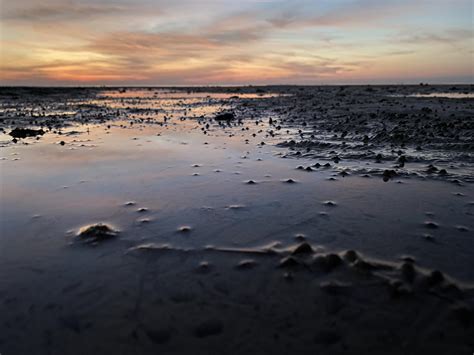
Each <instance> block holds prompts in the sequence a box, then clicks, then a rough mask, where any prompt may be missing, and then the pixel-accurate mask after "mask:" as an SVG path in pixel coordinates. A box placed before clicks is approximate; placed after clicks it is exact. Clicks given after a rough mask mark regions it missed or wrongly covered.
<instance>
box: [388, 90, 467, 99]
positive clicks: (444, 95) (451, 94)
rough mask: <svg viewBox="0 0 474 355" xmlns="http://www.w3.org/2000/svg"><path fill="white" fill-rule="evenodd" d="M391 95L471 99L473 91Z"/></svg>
mask: <svg viewBox="0 0 474 355" xmlns="http://www.w3.org/2000/svg"><path fill="white" fill-rule="evenodd" d="M391 96H393V97H440V98H447V99H473V98H474V93H472V92H466V93H461V92H432V93H428V94H424V93H423V94H421V93H417V94H410V95H391Z"/></svg>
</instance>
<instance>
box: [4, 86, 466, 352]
mask: <svg viewBox="0 0 474 355" xmlns="http://www.w3.org/2000/svg"><path fill="white" fill-rule="evenodd" d="M0 104H1V107H0V112H1V121H0V125H1V132H0V144H1V148H0V178H1V189H2V190H1V205H0V208H1V213H0V227H1V237H0V353H2V354H103V353H115V354H189V353H192V354H223V353H228V354H318V353H323V354H464V353H465V354H471V353H472V351H473V350H474V313H473V310H474V234H473V229H474V223H473V220H474V219H473V214H474V189H473V185H472V183H473V176H474V174H473V173H474V169H473V167H474V157H473V152H474V144H473V136H474V115H473V112H474V95H473V88H472V87H471V86H383V87H382V86H355V87H242V88H173V89H170V88H161V89H160V88H133V89H132V88H122V89H100V88H96V89H92V88H88V89H76V88H71V89H54V88H49V89H47V88H36V89H32V88H1V89H0Z"/></svg>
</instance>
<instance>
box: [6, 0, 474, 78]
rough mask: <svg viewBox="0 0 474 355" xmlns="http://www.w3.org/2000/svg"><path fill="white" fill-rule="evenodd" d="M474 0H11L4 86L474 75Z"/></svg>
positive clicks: (7, 1) (458, 76) (7, 29)
mask: <svg viewBox="0 0 474 355" xmlns="http://www.w3.org/2000/svg"><path fill="white" fill-rule="evenodd" d="M473 7H474V0H285V1H281V0H260V1H259V0H203V1H201V0H135V1H131V0H75V1H72V0H0V85H43V86H49V85H54V86H61V85H81V86H82V85H154V86H161V85H249V84H252V85H266V84H305V85H311V84H316V85H320V84H382V83H391V84H399V83H406V84H409V83H419V82H428V83H474V68H473V63H474V61H473V54H474V24H473V22H474V15H473V11H474V10H473Z"/></svg>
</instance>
